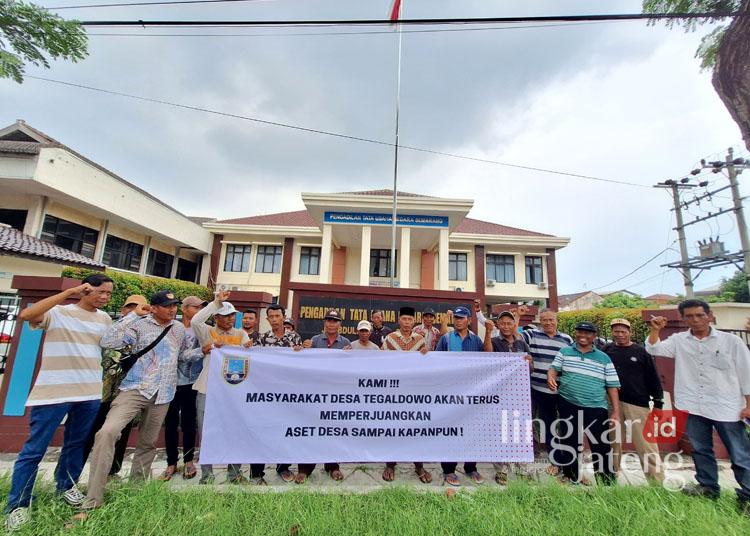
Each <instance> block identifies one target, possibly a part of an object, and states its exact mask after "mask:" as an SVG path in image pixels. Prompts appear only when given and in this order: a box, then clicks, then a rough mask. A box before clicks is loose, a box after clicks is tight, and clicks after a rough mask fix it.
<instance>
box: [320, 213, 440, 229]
mask: <svg viewBox="0 0 750 536" xmlns="http://www.w3.org/2000/svg"><path fill="white" fill-rule="evenodd" d="M323 221H324V222H325V223H348V224H355V225H392V224H393V216H392V215H391V214H372V213H369V212H326V213H325V216H324V218H323ZM396 225H403V226H408V227H448V216H430V215H424V214H398V215H396Z"/></svg>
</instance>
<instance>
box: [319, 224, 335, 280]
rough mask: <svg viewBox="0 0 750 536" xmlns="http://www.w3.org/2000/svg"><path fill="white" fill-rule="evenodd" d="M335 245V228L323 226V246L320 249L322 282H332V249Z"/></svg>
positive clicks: (328, 225)
mask: <svg viewBox="0 0 750 536" xmlns="http://www.w3.org/2000/svg"><path fill="white" fill-rule="evenodd" d="M332 244H333V227H332V226H331V225H330V224H329V223H325V224H323V244H322V245H321V247H320V282H321V283H326V284H327V283H330V282H331V248H332V247H333V246H332Z"/></svg>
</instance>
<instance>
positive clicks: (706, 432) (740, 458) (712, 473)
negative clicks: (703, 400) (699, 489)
mask: <svg viewBox="0 0 750 536" xmlns="http://www.w3.org/2000/svg"><path fill="white" fill-rule="evenodd" d="M714 428H716V431H717V432H718V434H719V437H720V438H721V441H722V442H723V443H724V446H725V447H726V448H727V451H729V459H730V460H731V461H732V471H733V472H734V478H735V480H737V483H738V484H739V485H740V487H739V488H738V489H737V498H738V499H739V500H741V501H750V439H748V437H747V432H746V431H745V423H743V422H742V421H736V422H724V421H714V420H712V419H707V418H706V417H701V416H700V415H693V414H690V415H688V421H687V427H686V431H687V434H688V438H689V439H690V444H691V445H693V462H694V463H695V479H696V480H697V481H698V483H699V484H700V485H701V486H704V487H706V488H709V489H710V490H712V491H714V492H716V493H717V494H718V493H719V473H718V469H717V467H716V456H715V455H714V441H713V429H714Z"/></svg>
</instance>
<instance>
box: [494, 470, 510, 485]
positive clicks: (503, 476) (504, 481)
mask: <svg viewBox="0 0 750 536" xmlns="http://www.w3.org/2000/svg"><path fill="white" fill-rule="evenodd" d="M495 482H497V483H498V484H499V485H500V486H507V485H508V473H506V472H505V471H498V472H497V473H495Z"/></svg>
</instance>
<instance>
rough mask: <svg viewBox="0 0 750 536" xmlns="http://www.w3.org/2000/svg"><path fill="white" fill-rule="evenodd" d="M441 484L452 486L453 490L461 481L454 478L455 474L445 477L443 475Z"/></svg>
mask: <svg viewBox="0 0 750 536" xmlns="http://www.w3.org/2000/svg"><path fill="white" fill-rule="evenodd" d="M443 483H444V484H448V485H449V486H453V487H454V488H457V487H458V486H460V485H461V481H460V480H459V479H458V477H457V476H456V473H448V474H447V475H443Z"/></svg>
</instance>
